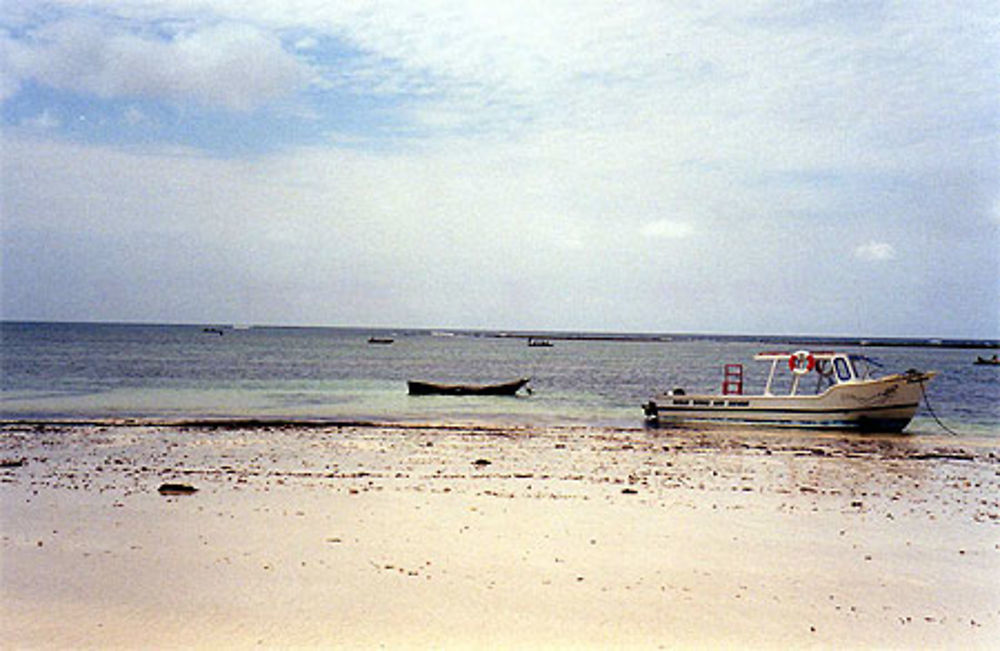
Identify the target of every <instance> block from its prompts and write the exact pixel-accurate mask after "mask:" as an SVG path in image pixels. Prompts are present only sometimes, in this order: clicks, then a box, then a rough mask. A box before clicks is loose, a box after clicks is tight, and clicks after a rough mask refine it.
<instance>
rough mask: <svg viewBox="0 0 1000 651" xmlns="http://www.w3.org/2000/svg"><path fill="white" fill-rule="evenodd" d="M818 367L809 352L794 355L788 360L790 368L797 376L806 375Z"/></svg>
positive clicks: (798, 352) (804, 351)
mask: <svg viewBox="0 0 1000 651" xmlns="http://www.w3.org/2000/svg"><path fill="white" fill-rule="evenodd" d="M815 366H816V358H815V357H813V354H812V353H810V352H809V351H808V350H800V351H797V352H794V353H792V356H791V357H789V358H788V368H789V370H791V371H792V373H795V374H796V375H805V374H806V373H808V372H809V371H811V370H813V368H815Z"/></svg>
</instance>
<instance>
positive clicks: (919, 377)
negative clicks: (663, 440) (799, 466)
mask: <svg viewBox="0 0 1000 651" xmlns="http://www.w3.org/2000/svg"><path fill="white" fill-rule="evenodd" d="M754 359H755V360H756V361H760V362H770V363H771V370H770V373H769V374H768V377H767V383H766V385H765V386H764V392H763V393H762V394H759V395H747V394H744V393H743V365H742V364H726V365H725V371H724V377H723V382H722V392H721V393H717V394H701V393H698V394H689V393H687V392H686V391H685V390H683V389H681V388H675V389H673V390H671V391H668V392H666V393H662V394H660V395H657V396H654V398H653V399H652V400H650V401H649V402H648V403H647V404H645V405H643V409H644V411H645V413H646V418H647V419H648V420H649V421H651V422H654V423H659V424H694V423H733V424H755V425H770V426H779V427H808V428H830V429H856V430H866V431H878V432H901V431H903V429H904V428H905V427H906V426H907V425H908V424H909V422H910V420H911V419H912V418H913V415H914V414H915V413H916V411H917V407H918V406H919V404H920V398H921V396H922V394H923V390H924V389H923V385H924V384H925V383H926V382H929V381H930V380H931V379H932V378H933V377H934V376H935V375H936V374H937V373H936V372H935V371H928V372H921V371H916V370H913V369H910V370H908V371H906V372H905V373H897V374H893V375H886V376H884V377H875V375H874V369H873V367H874V366H877V364H876V363H875V362H873V361H872V360H871V359H868V358H867V357H864V356H862V355H855V354H850V353H844V352H832V351H823V352H809V351H806V350H800V351H796V352H764V353H759V354H757V355H755V356H754ZM781 371H787V372H781ZM789 376H790V377H789ZM779 387H782V388H781V389H779ZM786 388H787V390H786Z"/></svg>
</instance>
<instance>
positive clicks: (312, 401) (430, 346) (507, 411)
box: [0, 322, 1000, 436]
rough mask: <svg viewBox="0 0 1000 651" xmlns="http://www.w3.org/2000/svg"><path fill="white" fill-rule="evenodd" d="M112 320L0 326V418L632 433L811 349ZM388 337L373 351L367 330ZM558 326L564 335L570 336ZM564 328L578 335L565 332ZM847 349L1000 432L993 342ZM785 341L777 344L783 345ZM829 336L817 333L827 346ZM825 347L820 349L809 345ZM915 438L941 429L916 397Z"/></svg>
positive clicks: (765, 342) (734, 342) (949, 413)
mask: <svg viewBox="0 0 1000 651" xmlns="http://www.w3.org/2000/svg"><path fill="white" fill-rule="evenodd" d="M220 329H221V331H222V332H223V334H222V335H219V334H216V333H214V332H206V331H205V330H204V328H203V327H202V326H153V325H113V324H64V323H11V322H5V323H2V324H0V335H2V339H0V371H2V373H0V375H2V395H0V418H3V419H8V420H10V419H91V418H168V419H169V418H202V417H225V418H269V419H314V418H316V419H337V420H377V421H400V422H402V421H406V422H413V421H423V422H444V423H468V422H489V423H503V424H524V425H559V424H583V425H595V426H622V427H636V426H640V425H641V424H642V411H641V408H640V405H641V404H642V403H643V402H644V401H646V400H648V399H649V397H650V396H651V395H652V394H654V393H656V392H658V391H662V390H664V389H668V388H671V387H674V386H683V387H685V388H687V389H688V390H717V389H718V387H719V386H720V383H721V380H722V365H723V364H724V363H726V362H741V363H745V364H746V365H747V382H746V391H747V392H759V391H760V390H761V389H762V385H763V381H764V373H765V371H766V368H765V367H764V366H763V365H760V364H754V363H753V362H752V361H750V358H751V356H752V355H753V354H754V353H755V352H759V351H760V350H763V349H774V348H787V349H791V348H796V349H797V348H801V347H806V345H805V344H804V342H802V341H788V340H782V339H781V338H766V339H765V338H761V339H758V340H750V339H749V338H721V337H720V338H712V337H697V336H674V337H665V336H664V337H658V338H656V339H655V340H654V339H653V338H651V337H648V336H647V337H638V336H637V337H633V338H631V340H627V341H610V340H587V339H576V340H567V339H563V338H555V339H553V344H554V345H553V346H552V347H551V348H532V347H528V346H527V345H526V342H525V340H524V339H523V338H520V337H505V336H497V335H498V334H499V333H486V332H477V333H448V336H441V335H442V333H432V332H430V331H419V330H380V331H375V330H358V329H343V328H264V327H254V328H251V329H233V328H231V327H224V328H220ZM372 335H375V336H380V337H391V338H393V339H394V343H393V344H391V345H371V344H369V343H368V337H369V336H372ZM565 335H566V333H563V335H561V336H565ZM570 336H572V334H571V333H570ZM894 343H895V344H896V345H893V346H886V347H880V346H865V347H863V348H861V347H857V346H856V345H841V346H838V347H843V348H846V349H848V350H851V351H856V352H861V353H863V354H865V355H868V356H870V357H874V358H876V359H877V360H878V361H880V362H881V363H882V364H883V365H884V369H885V372H893V371H899V370H905V369H908V368H919V369H935V370H938V371H939V372H940V373H941V375H940V376H939V377H938V378H936V379H935V380H934V381H933V382H932V383H931V384H930V385H929V387H928V398H929V400H930V404H931V406H932V408H933V409H934V412H935V413H936V414H937V415H938V416H939V417H940V418H941V419H942V420H943V421H944V422H945V423H946V424H947V425H948V426H949V427H952V428H954V429H956V430H959V431H960V432H962V433H963V434H965V433H968V434H972V435H986V436H997V435H1000V367H991V366H976V365H974V364H972V362H973V361H974V360H975V358H976V356H977V355H986V354H992V352H993V351H982V350H979V351H977V350H970V349H960V348H948V347H934V346H930V347H928V346H913V347H910V346H900V345H898V344H899V342H894ZM782 344H785V345H782ZM833 344H836V342H829V341H827V342H822V345H823V347H825V348H829V347H830V346H831V345H833ZM817 346H818V345H817ZM518 377H531V378H532V381H531V385H530V386H531V387H532V389H533V393H532V394H531V395H526V396H520V397H517V398H505V397H449V396H409V395H407V391H406V381H407V380H408V379H423V380H430V381H439V382H461V383H489V382H501V381H507V380H512V379H515V378H518ZM908 431H910V432H913V433H917V434H920V433H928V434H938V433H941V429H940V428H939V426H938V425H937V424H936V423H935V422H934V420H933V419H932V418H931V417H930V413H929V412H928V410H927V408H926V407H925V406H922V407H921V409H920V411H919V412H918V415H917V418H916V419H915V420H914V422H913V423H912V424H911V425H910V427H909V429H908Z"/></svg>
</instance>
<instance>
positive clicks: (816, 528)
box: [0, 422, 1000, 649]
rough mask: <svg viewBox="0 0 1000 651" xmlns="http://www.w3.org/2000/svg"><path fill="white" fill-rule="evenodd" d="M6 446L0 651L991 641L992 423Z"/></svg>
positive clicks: (111, 428) (4, 432) (121, 436)
mask: <svg viewBox="0 0 1000 651" xmlns="http://www.w3.org/2000/svg"><path fill="white" fill-rule="evenodd" d="M0 437H2V438H0V457H2V459H3V468H2V469H0V499H2V520H0V522H2V535H3V537H2V547H0V550H2V556H0V559H2V565H0V590H2V592H0V635H2V639H3V641H4V647H5V648H86V647H91V648H98V647H99V648H109V647H117V648H180V647H184V648H189V647H199V648H219V647H229V648H246V647H254V646H256V647H322V648H331V647H340V648H352V649H354V648H393V649H394V648H484V647H488V648H583V647H590V648H609V647H613V648H690V647H701V648H803V647H836V648H901V649H903V648H917V647H919V648H956V649H959V648H960V649H969V648H990V647H993V648H995V646H996V643H997V640H1000V445H998V444H997V443H996V442H995V441H992V440H989V439H967V440H965V439H962V440H960V439H956V438H948V437H941V438H931V437H925V436H922V437H919V438H918V437H905V436H896V437H870V436H858V435H850V434H816V433H803V432H794V433H783V432H774V431H763V430H753V431H747V430H714V431H708V430H701V431H699V430H686V431H685V430H647V429H642V428H635V429H617V430H615V429H594V428H582V427H581V428H576V427H572V428H518V427H491V426H482V427H477V426H447V427H446V426H433V425H426V426H425V425H406V426H403V425H366V424H343V425H339V426H338V425H335V424H326V425H323V424H315V423H312V424H309V423H303V424H293V425H289V424H269V423H260V422H257V423H214V424H213V423H199V424H184V423H129V422H115V423H112V422H108V423H83V424H54V423H49V424H28V423H8V424H5V425H3V426H2V428H0ZM167 483H169V484H182V485H184V486H190V487H191V488H194V489H197V490H196V491H195V492H192V493H179V494H178V493H177V492H172V491H168V493H167V494H161V492H160V490H159V489H160V487H161V486H162V485H163V484H167Z"/></svg>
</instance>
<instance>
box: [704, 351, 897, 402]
mask: <svg viewBox="0 0 1000 651" xmlns="http://www.w3.org/2000/svg"><path fill="white" fill-rule="evenodd" d="M754 360H756V361H763V362H771V371H770V373H768V376H767V384H766V385H765V386H764V395H766V396H770V395H774V388H775V380H776V378H777V377H778V376H779V370H781V369H784V368H787V369H788V371H789V372H791V374H792V380H791V387H790V389H789V392H788V395H792V396H794V395H798V394H799V392H800V390H803V391H807V390H808V389H809V387H808V385H807V381H808V380H810V379H813V378H814V379H815V381H816V384H815V387H814V388H813V393H822V392H823V391H824V390H826V389H827V388H829V387H831V386H833V385H835V384H850V383H852V382H863V381H865V380H870V379H872V378H873V368H872V367H873V366H877V364H876V363H875V362H874V361H872V360H871V359H869V358H867V357H864V356H863V355H854V354H850V353H842V352H833V351H819V352H810V351H808V350H800V351H796V352H794V353H789V352H764V353H758V354H757V355H754ZM729 376H730V374H729V373H728V372H727V379H726V382H727V383H728V382H730V379H729ZM724 388H725V387H724ZM741 388H742V387H741Z"/></svg>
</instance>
